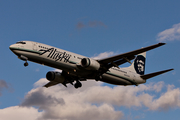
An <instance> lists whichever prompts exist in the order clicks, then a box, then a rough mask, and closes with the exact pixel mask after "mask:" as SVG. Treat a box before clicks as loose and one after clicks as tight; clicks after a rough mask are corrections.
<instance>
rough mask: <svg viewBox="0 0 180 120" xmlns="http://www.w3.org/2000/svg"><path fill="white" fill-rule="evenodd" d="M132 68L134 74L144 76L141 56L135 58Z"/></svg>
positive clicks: (143, 59) (143, 58) (143, 62)
mask: <svg viewBox="0 0 180 120" xmlns="http://www.w3.org/2000/svg"><path fill="white" fill-rule="evenodd" d="M134 68H135V70H136V72H137V73H138V74H140V75H144V70H145V57H144V56H142V55H139V56H137V58H136V59H135V61H134Z"/></svg>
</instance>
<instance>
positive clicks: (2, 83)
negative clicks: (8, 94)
mask: <svg viewBox="0 0 180 120" xmlns="http://www.w3.org/2000/svg"><path fill="white" fill-rule="evenodd" d="M4 88H5V89H10V86H9V85H8V84H7V83H6V81H4V80H0V96H1V95H2V93H1V92H2V90H3V89H4Z"/></svg>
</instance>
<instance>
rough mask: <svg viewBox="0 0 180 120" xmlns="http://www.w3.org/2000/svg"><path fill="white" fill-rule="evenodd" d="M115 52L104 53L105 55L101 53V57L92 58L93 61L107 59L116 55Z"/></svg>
mask: <svg viewBox="0 0 180 120" xmlns="http://www.w3.org/2000/svg"><path fill="white" fill-rule="evenodd" d="M114 54H115V53H114V52H104V53H100V54H99V55H96V56H95V57H92V58H93V59H102V58H107V57H109V56H112V55H114Z"/></svg>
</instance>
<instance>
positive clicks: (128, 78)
mask: <svg viewBox="0 0 180 120" xmlns="http://www.w3.org/2000/svg"><path fill="white" fill-rule="evenodd" d="M24 42H25V43H26V44H22V43H16V44H13V45H11V46H10V49H11V50H12V51H13V52H14V53H15V54H16V55H17V56H19V57H20V56H21V55H22V56H25V57H27V58H28V60H29V61H32V62H36V63H39V64H43V65H47V66H50V67H53V68H57V69H61V70H64V71H66V72H67V73H68V74H71V75H74V76H80V77H82V78H86V79H93V78H94V74H93V72H94V71H93V72H92V71H91V70H86V69H83V68H82V67H81V65H80V62H81V60H82V59H83V58H87V57H85V56H82V55H79V54H75V53H72V52H69V51H65V50H62V49H59V48H56V47H52V46H49V45H46V44H42V43H37V42H32V41H24ZM101 81H103V82H107V83H111V84H116V85H133V83H136V84H141V83H145V82H146V81H145V80H143V79H142V78H141V77H140V75H139V74H137V73H134V72H131V71H130V70H128V69H126V68H118V67H112V68H110V69H109V71H107V72H106V73H104V74H103V75H102V79H101Z"/></svg>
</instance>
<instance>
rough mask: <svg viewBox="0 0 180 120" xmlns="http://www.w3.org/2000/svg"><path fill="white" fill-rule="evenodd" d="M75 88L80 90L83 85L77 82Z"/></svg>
mask: <svg viewBox="0 0 180 120" xmlns="http://www.w3.org/2000/svg"><path fill="white" fill-rule="evenodd" d="M74 87H75V88H76V89H77V88H79V87H82V84H81V83H80V82H79V81H77V82H76V83H75V84H74Z"/></svg>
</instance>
